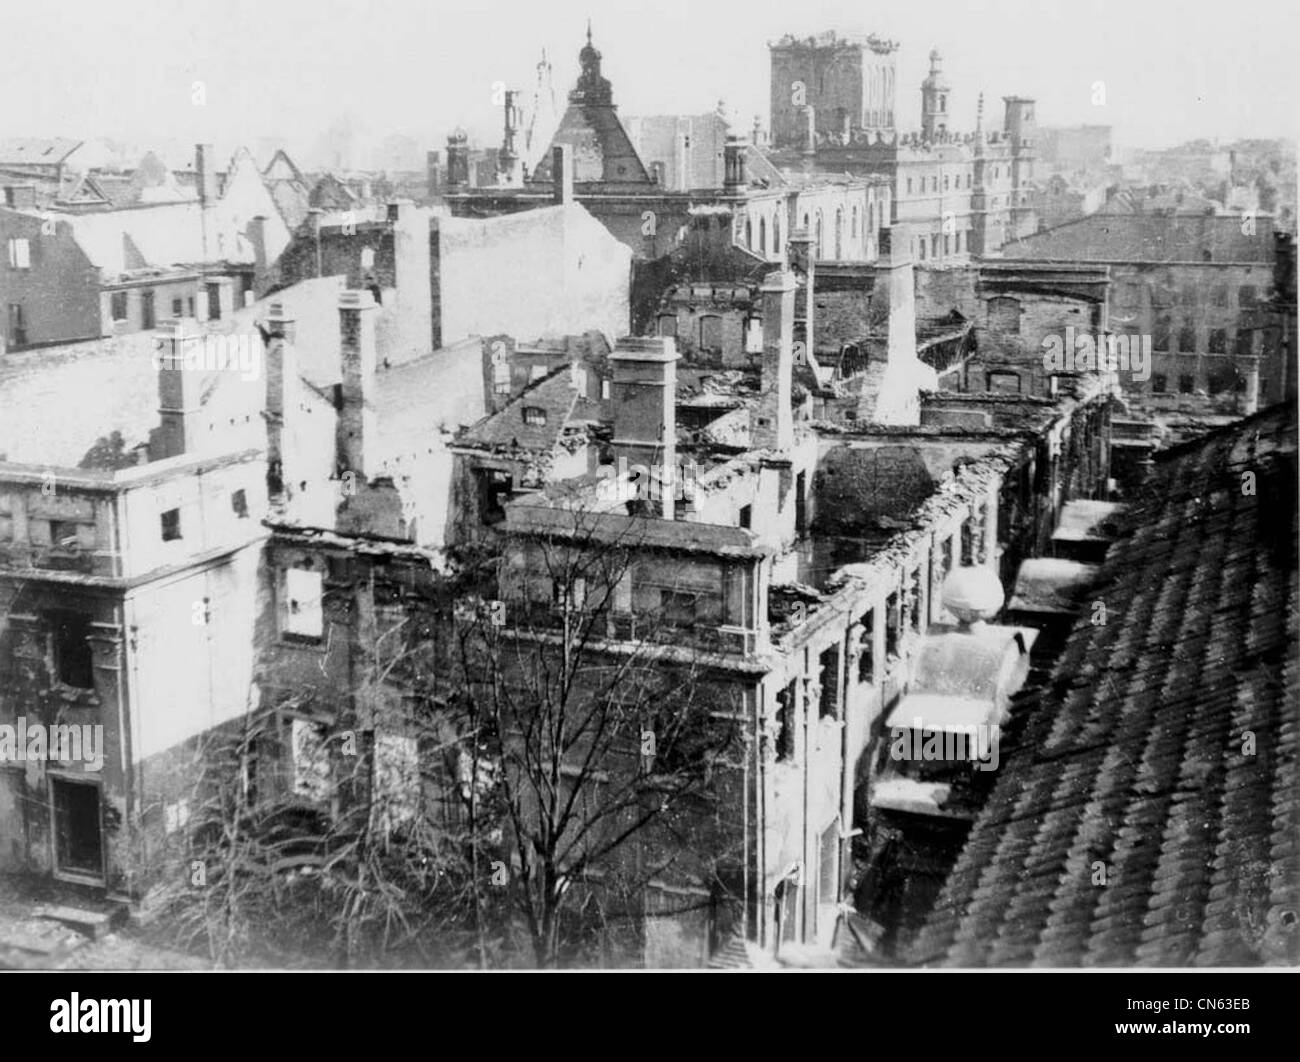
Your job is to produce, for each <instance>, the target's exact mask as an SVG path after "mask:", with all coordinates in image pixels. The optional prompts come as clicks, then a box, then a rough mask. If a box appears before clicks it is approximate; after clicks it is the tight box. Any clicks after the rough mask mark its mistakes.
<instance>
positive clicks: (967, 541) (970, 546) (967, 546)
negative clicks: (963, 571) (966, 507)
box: [961, 513, 975, 567]
mask: <svg viewBox="0 0 1300 1062" xmlns="http://www.w3.org/2000/svg"><path fill="white" fill-rule="evenodd" d="M974 520H975V514H974V513H971V515H970V516H968V517H967V518H966V519H965V520H963V521H962V522H961V563H962V565H963V567H969V566H970V565H972V564H974V563H975V529H974V528H973V527H971V524H972V522H973V521H974Z"/></svg>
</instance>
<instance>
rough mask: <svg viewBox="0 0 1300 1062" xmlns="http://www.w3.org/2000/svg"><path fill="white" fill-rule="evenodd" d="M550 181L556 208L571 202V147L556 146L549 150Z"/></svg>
mask: <svg viewBox="0 0 1300 1062" xmlns="http://www.w3.org/2000/svg"><path fill="white" fill-rule="evenodd" d="M551 180H552V182H553V187H554V192H553V195H554V198H555V204H556V206H568V205H569V204H570V203H572V202H573V147H572V146H571V145H569V144H556V145H555V146H554V147H553V148H551Z"/></svg>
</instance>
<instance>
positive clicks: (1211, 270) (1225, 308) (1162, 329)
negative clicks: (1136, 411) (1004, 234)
mask: <svg viewBox="0 0 1300 1062" xmlns="http://www.w3.org/2000/svg"><path fill="white" fill-rule="evenodd" d="M1276 256H1277V246H1276V241H1275V238H1274V234H1273V227H1272V221H1271V219H1270V218H1268V217H1258V218H1252V217H1230V216H1205V215H1201V216H1195V215H1192V216H1188V215H1177V214H1173V215H1170V214H1164V215H1158V216H1152V215H1150V214H1134V215H1111V214H1095V215H1092V216H1091V217H1087V218H1082V219H1080V220H1078V221H1073V222H1070V223H1068V224H1065V225H1061V226H1059V227H1058V228H1055V229H1049V230H1048V231H1046V232H1042V233H1038V234H1037V235H1034V236H1030V237H1028V238H1026V239H1024V240H1021V241H1018V242H1016V243H1013V244H1010V245H1008V246H1007V247H1005V248H1003V258H1004V259H1005V260H1006V261H1007V262H1008V263H1012V262H1015V261H1032V262H1035V263H1042V264H1046V263H1061V264H1074V265H1079V264H1085V263H1090V264H1096V265H1108V266H1109V267H1110V274H1111V287H1110V294H1109V314H1108V324H1107V327H1108V328H1109V329H1110V331H1111V332H1113V333H1115V334H1117V335H1120V336H1127V337H1130V338H1132V337H1136V338H1138V339H1139V340H1141V339H1142V337H1150V341H1151V346H1152V351H1153V358H1152V361H1153V364H1152V366H1151V376H1150V379H1148V380H1139V379H1135V378H1133V376H1132V375H1131V374H1124V373H1121V374H1120V383H1121V386H1122V387H1123V390H1124V394H1125V396H1126V397H1127V398H1128V399H1130V400H1131V401H1133V402H1135V403H1137V404H1138V405H1139V406H1141V407H1144V408H1147V409H1151V410H1183V411H1186V412H1193V411H1199V412H1203V413H1210V412H1213V411H1215V410H1219V411H1224V412H1233V413H1250V412H1253V411H1254V410H1255V409H1256V408H1257V407H1258V406H1259V405H1260V404H1271V403H1273V402H1276V401H1280V400H1281V399H1282V397H1283V393H1284V387H1285V379H1286V377H1287V373H1288V368H1287V366H1286V364H1285V362H1286V360H1287V359H1286V357H1285V343H1284V342H1283V336H1284V332H1283V328H1284V322H1283V320H1282V316H1281V315H1279V313H1278V312H1277V310H1276V309H1275V308H1274V306H1273V304H1272V302H1271V299H1272V291H1273V286H1274V265H1275V261H1276ZM1065 323H1066V322H1058V323H1056V324H1055V325H1053V323H1052V322H1043V323H1042V324H1041V325H1040V326H1036V330H1035V332H1030V333H1028V334H1027V335H1026V343H1027V345H1028V346H1029V347H1030V348H1032V347H1033V345H1034V343H1035V342H1036V341H1038V340H1039V339H1042V338H1045V336H1046V335H1048V334H1056V335H1059V334H1060V333H1061V332H1063V329H1064V324H1065ZM1039 331H1041V333H1042V334H1041V335H1039V334H1036V333H1037V332H1039Z"/></svg>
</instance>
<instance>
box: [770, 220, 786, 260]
mask: <svg viewBox="0 0 1300 1062" xmlns="http://www.w3.org/2000/svg"><path fill="white" fill-rule="evenodd" d="M772 254H774V255H775V256H776V257H777V258H780V257H781V256H782V255H783V254H785V248H784V247H782V246H781V217H780V215H779V214H774V215H773V216H772Z"/></svg>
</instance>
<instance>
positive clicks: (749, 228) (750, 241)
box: [745, 218, 754, 250]
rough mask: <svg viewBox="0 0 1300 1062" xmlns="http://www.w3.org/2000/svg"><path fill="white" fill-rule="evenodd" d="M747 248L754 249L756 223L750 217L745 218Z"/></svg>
mask: <svg viewBox="0 0 1300 1062" xmlns="http://www.w3.org/2000/svg"><path fill="white" fill-rule="evenodd" d="M745 248H746V249H747V250H753V249H754V223H753V222H752V221H750V220H749V218H746V219H745Z"/></svg>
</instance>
